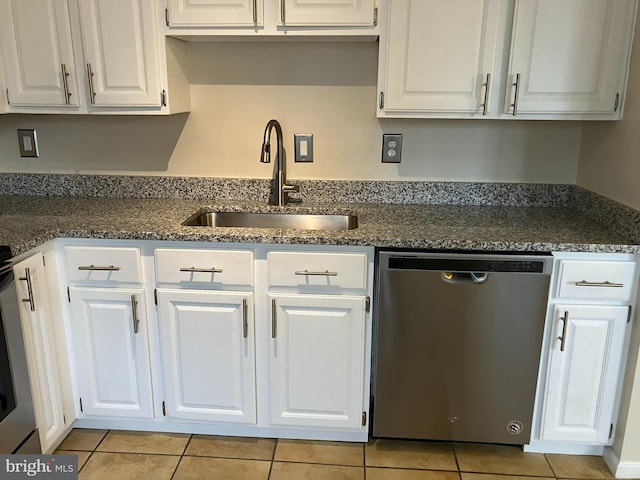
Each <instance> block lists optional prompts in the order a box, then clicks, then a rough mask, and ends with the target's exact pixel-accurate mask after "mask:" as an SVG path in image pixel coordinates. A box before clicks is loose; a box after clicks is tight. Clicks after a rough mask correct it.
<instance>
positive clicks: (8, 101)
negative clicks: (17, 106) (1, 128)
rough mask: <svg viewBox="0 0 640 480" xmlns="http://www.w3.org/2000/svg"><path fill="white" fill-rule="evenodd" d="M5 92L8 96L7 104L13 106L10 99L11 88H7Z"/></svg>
mask: <svg viewBox="0 0 640 480" xmlns="http://www.w3.org/2000/svg"><path fill="white" fill-rule="evenodd" d="M4 93H5V95H6V96H7V105H9V106H11V100H9V89H8V88H5V89H4Z"/></svg>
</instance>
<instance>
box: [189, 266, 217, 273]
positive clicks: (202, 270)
mask: <svg viewBox="0 0 640 480" xmlns="http://www.w3.org/2000/svg"><path fill="white" fill-rule="evenodd" d="M180 271H181V272H189V273H222V269H221V268H215V267H211V268H198V267H183V268H181V269H180Z"/></svg>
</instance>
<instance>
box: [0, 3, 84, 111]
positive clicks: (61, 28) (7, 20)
mask: <svg viewBox="0 0 640 480" xmlns="http://www.w3.org/2000/svg"><path fill="white" fill-rule="evenodd" d="M0 43H1V45H2V56H3V62H4V69H5V82H6V88H7V89H8V91H9V100H10V102H11V105H12V106H15V107H22V106H61V105H75V106H77V105H78V95H77V90H78V89H77V87H76V71H75V64H74V61H73V47H72V44H71V25H70V22H69V5H68V2H67V0H2V1H1V2H0Z"/></svg>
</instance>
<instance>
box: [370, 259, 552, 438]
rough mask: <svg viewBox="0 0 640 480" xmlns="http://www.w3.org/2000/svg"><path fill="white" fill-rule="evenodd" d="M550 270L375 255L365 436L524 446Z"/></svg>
mask: <svg viewBox="0 0 640 480" xmlns="http://www.w3.org/2000/svg"><path fill="white" fill-rule="evenodd" d="M551 267H552V257H551V256H550V255H549V256H538V255H508V254H503V255H485V254H477V255H476V254H437V253H415V252H393V251H380V252H379V254H378V277H377V299H376V339H375V341H376V355H375V365H374V377H373V392H374V393H373V395H374V397H373V435H374V436H376V437H395V438H415V439H432V440H450V441H470V442H488V443H504V444H517V445H523V444H526V443H529V439H530V436H531V421H532V417H533V404H534V397H535V391H536V382H537V376H538V366H539V361H540V349H541V346H542V333H543V326H544V320H545V312H546V305H547V296H548V290H549V280H550V274H551Z"/></svg>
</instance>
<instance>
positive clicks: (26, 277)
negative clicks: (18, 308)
mask: <svg viewBox="0 0 640 480" xmlns="http://www.w3.org/2000/svg"><path fill="white" fill-rule="evenodd" d="M18 280H22V281H23V282H27V295H28V296H29V298H23V299H22V301H23V302H25V303H29V308H30V309H31V311H32V312H35V311H36V304H35V302H34V300H33V287H32V285H31V271H30V270H29V267H27V268H25V269H24V277H20V278H18Z"/></svg>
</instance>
